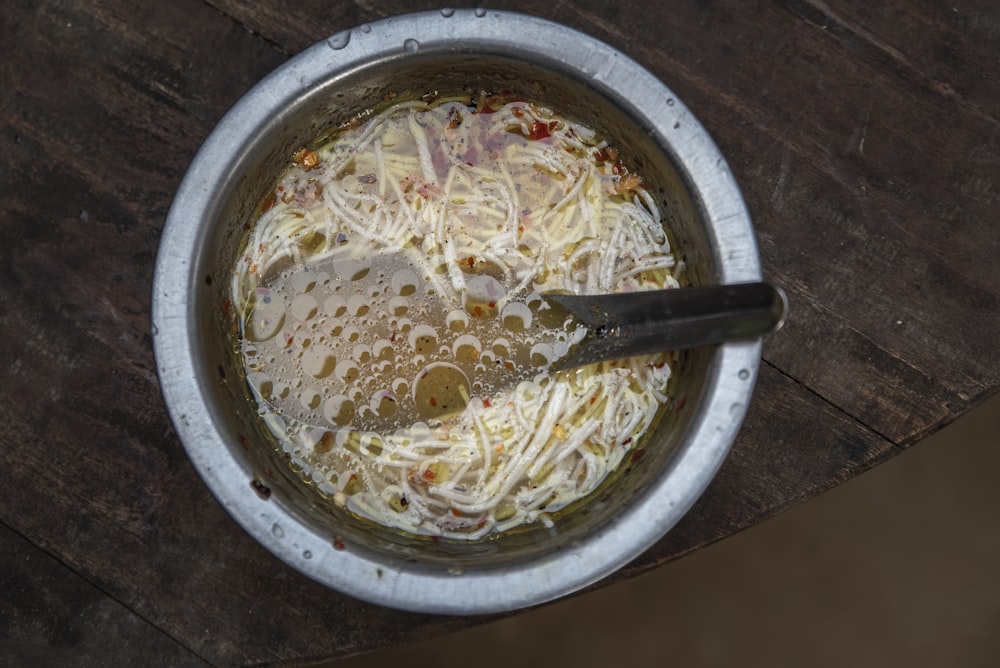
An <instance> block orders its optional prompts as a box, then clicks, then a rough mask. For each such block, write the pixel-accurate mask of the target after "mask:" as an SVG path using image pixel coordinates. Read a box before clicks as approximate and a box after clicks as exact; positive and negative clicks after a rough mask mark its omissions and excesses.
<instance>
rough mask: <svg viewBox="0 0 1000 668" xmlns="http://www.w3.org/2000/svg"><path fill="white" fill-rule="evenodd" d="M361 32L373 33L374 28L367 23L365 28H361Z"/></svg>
mask: <svg viewBox="0 0 1000 668" xmlns="http://www.w3.org/2000/svg"><path fill="white" fill-rule="evenodd" d="M359 30H360V31H361V32H363V33H369V32H371V31H372V27H371V26H370V25H368V24H367V23H366V24H364V25H363V26H361V27H360V28H359Z"/></svg>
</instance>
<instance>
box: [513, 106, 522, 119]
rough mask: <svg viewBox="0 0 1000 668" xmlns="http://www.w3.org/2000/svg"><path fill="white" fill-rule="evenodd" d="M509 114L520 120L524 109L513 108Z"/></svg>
mask: <svg viewBox="0 0 1000 668" xmlns="http://www.w3.org/2000/svg"><path fill="white" fill-rule="evenodd" d="M511 113H512V114H514V115H515V116H517V117H518V118H521V117H523V116H524V109H522V108H521V107H514V108H513V109H511Z"/></svg>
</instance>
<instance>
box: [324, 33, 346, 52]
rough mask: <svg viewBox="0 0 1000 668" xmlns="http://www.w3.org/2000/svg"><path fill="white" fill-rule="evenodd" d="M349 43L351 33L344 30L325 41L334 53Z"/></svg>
mask: <svg viewBox="0 0 1000 668" xmlns="http://www.w3.org/2000/svg"><path fill="white" fill-rule="evenodd" d="M350 41H351V31H349V30H345V31H344V32H340V33H337V34H336V35H334V36H333V37H331V38H330V39H328V40H327V41H326V43H327V45H328V46H329V47H330V48H331V49H333V50H334V51H338V50H340V49H343V48H344V47H345V46H347V43H348V42H350Z"/></svg>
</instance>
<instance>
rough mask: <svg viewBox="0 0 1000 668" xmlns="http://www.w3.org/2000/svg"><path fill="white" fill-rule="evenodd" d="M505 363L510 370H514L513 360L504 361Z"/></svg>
mask: <svg viewBox="0 0 1000 668" xmlns="http://www.w3.org/2000/svg"><path fill="white" fill-rule="evenodd" d="M503 365H504V366H505V367H506V368H507V370H508V371H513V370H514V363H513V362H509V361H508V362H504V363H503Z"/></svg>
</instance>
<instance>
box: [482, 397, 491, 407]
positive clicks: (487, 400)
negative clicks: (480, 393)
mask: <svg viewBox="0 0 1000 668" xmlns="http://www.w3.org/2000/svg"><path fill="white" fill-rule="evenodd" d="M492 405H493V402H492V401H490V398H489V397H483V408H489V407H490V406H492Z"/></svg>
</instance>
